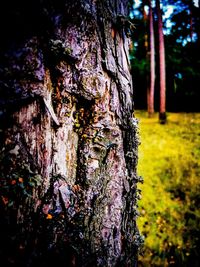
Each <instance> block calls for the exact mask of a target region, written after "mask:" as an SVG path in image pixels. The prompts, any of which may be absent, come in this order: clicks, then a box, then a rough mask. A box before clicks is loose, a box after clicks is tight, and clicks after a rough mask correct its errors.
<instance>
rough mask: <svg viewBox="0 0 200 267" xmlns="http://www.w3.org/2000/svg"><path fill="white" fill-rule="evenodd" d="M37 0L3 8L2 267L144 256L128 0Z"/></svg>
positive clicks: (124, 262)
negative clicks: (140, 250) (138, 221)
mask: <svg viewBox="0 0 200 267" xmlns="http://www.w3.org/2000/svg"><path fill="white" fill-rule="evenodd" d="M27 2H28V3H26V2H22V1H19V2H18V3H17V4H16V6H15V5H14V4H13V3H12V5H10V6H9V4H10V2H9V1H8V3H7V5H8V6H7V8H5V9H3V7H2V9H1V10H2V11H1V12H2V14H1V15H2V16H3V17H1V22H2V21H3V20H4V22H5V21H7V22H8V21H9V19H10V20H12V23H11V27H10V26H9V25H8V26H7V27H8V29H7V30H5V28H1V33H2V34H4V41H3V42H2V43H1V65H0V94H1V111H0V120H1V122H0V127H1V131H0V135H1V143H0V149H1V154H0V160H1V165H0V179H1V180H0V182H1V187H0V194H1V199H0V202H1V203H0V215H1V216H0V223H1V228H0V236H1V241H0V258H1V263H2V264H3V265H2V266H43V267H44V266H49V264H57V265H58V266H60V267H61V266H81V267H84V266H88V267H92V266H135V264H136V260H137V250H138V246H139V245H140V243H141V242H142V240H141V237H140V235H139V233H138V230H137V227H136V216H137V210H136V206H137V203H136V202H137V198H139V197H140V195H139V192H138V191H137V189H136V183H137V182H138V181H139V180H140V178H139V177H137V174H136V165H137V146H138V137H137V120H136V119H135V117H134V116H133V92H132V84H131V77H130V72H129V60H128V42H129V40H128V38H127V36H126V32H127V30H128V29H127V26H128V22H127V20H126V16H127V14H128V10H127V0H115V1H108V0H101V1H100V0H99V1H98V0H97V1H90V0H84V1H81V0H80V1H77V0H73V1H72V0H70V1H69V0H68V1H54V0H52V1H45V0H44V1H41V0H37V1H30V2H29V1H27ZM57 2H59V3H57ZM51 266H52V265H51Z"/></svg>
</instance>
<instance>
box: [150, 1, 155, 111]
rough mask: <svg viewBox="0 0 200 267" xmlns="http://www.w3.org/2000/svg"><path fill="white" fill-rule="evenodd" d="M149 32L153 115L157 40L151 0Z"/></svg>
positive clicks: (152, 109) (152, 108) (151, 106)
mask: <svg viewBox="0 0 200 267" xmlns="http://www.w3.org/2000/svg"><path fill="white" fill-rule="evenodd" d="M149 33H150V87H149V94H148V95H149V101H148V114H149V116H152V114H153V113H154V90H155V44H154V43H155V42H154V26H153V12H152V5H151V0H149Z"/></svg>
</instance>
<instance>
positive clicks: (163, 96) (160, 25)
mask: <svg viewBox="0 0 200 267" xmlns="http://www.w3.org/2000/svg"><path fill="white" fill-rule="evenodd" d="M156 9H157V16H158V37H159V44H158V46H159V48H158V49H159V70H160V72H159V74H160V79H159V81H160V86H159V88H160V110H159V119H160V123H161V124H164V123H166V70H165V42H164V34H163V23H162V13H161V9H160V1H159V0H156Z"/></svg>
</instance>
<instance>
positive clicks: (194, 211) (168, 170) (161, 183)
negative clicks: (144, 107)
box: [135, 111, 200, 267]
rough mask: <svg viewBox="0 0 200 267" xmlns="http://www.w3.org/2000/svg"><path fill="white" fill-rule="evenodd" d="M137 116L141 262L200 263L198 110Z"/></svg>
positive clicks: (199, 122) (139, 112) (181, 264)
mask: <svg viewBox="0 0 200 267" xmlns="http://www.w3.org/2000/svg"><path fill="white" fill-rule="evenodd" d="M135 116H136V118H138V119H139V122H140V123H139V127H140V137H141V138H140V139H141V145H140V147H139V163H138V174H139V175H141V176H143V178H144V184H143V185H141V186H140V189H142V199H141V200H140V203H139V210H140V213H141V216H140V217H139V218H138V226H139V229H140V232H141V234H143V235H144V236H145V244H144V248H143V251H142V255H141V256H140V263H139V266H181V267H182V266H188V267H189V266H192V267H193V266H199V264H200V262H199V256H198V254H199V250H200V247H199V242H200V241H199V235H200V209H199V204H200V194H199V193H200V113H168V117H167V119H168V122H167V124H166V125H161V124H159V123H158V114H155V115H154V116H153V117H152V118H148V116H147V113H146V112H143V111H136V112H135Z"/></svg>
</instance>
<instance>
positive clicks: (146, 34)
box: [143, 5, 150, 112]
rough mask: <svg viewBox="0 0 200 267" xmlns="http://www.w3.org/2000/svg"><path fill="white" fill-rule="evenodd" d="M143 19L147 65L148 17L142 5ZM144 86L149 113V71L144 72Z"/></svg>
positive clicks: (147, 60)
mask: <svg viewBox="0 0 200 267" xmlns="http://www.w3.org/2000/svg"><path fill="white" fill-rule="evenodd" d="M143 19H144V26H145V33H144V48H145V52H146V62H147V64H148V63H149V42H148V31H147V27H148V26H147V25H148V15H147V13H146V10H145V5H143ZM146 86H147V111H148V112H149V107H150V88H149V71H147V72H146Z"/></svg>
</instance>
